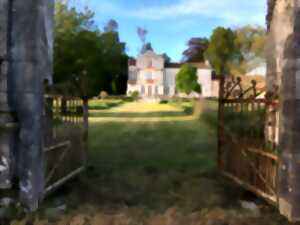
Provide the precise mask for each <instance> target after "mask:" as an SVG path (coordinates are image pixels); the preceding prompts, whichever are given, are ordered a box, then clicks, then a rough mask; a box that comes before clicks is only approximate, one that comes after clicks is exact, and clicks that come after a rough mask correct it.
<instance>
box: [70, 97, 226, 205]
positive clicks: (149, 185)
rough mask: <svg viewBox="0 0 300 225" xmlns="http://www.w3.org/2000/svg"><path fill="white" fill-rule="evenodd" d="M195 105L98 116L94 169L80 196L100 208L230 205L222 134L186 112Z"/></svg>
mask: <svg viewBox="0 0 300 225" xmlns="http://www.w3.org/2000/svg"><path fill="white" fill-rule="evenodd" d="M206 105H207V104H206ZM192 106H193V103H191V102H171V103H169V104H158V103H157V104H156V103H142V102H133V103H126V104H122V105H120V106H119V107H114V108H112V109H109V110H97V111H92V112H91V117H90V132H89V133H90V136H89V140H90V143H89V169H88V171H87V177H85V178H83V179H82V182H81V185H82V186H80V188H79V189H77V191H78V192H80V191H81V190H82V189H84V190H88V193H89V194H88V195H87V199H86V200H87V201H91V202H92V204H100V205H103V204H104V205H107V204H108V205H109V204H112V205H115V204H116V205H129V206H140V205H142V206H143V207H147V208H151V209H165V208H168V207H171V206H173V205H178V206H180V207H182V208H183V209H187V210H195V209H199V208H207V207H212V206H216V205H218V206H220V205H228V204H227V203H228V202H229V201H230V200H229V198H230V196H231V195H230V191H226V192H227V195H226V194H225V193H224V188H223V187H224V186H223V187H222V186H221V185H220V182H221V183H222V185H225V187H226V185H227V184H224V183H223V180H222V179H217V177H218V175H217V174H218V173H217V170H216V141H217V140H216V137H217V135H216V129H215V128H213V127H211V126H209V125H208V124H207V123H206V122H205V120H204V119H202V117H200V119H199V116H198V115H196V114H192V112H191V111H193V110H186V109H187V108H193V107H192ZM221 180H222V181H221ZM228 193H229V194H228ZM75 195H76V194H75ZM81 197H82V196H81ZM227 197H228V198H227Z"/></svg>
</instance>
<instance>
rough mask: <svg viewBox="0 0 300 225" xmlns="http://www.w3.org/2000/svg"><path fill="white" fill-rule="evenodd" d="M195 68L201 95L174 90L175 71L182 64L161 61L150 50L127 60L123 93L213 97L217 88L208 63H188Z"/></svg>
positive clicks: (143, 95)
mask: <svg viewBox="0 0 300 225" xmlns="http://www.w3.org/2000/svg"><path fill="white" fill-rule="evenodd" d="M190 64H192V65H193V66H194V67H196V68H197V76H198V82H199V84H200V85H201V87H202V94H201V95H200V94H198V93H191V94H190V95H188V96H187V95H186V94H183V93H178V92H177V91H176V82H175V80H176V74H177V73H178V72H179V70H180V67H181V66H182V65H183V64H179V63H165V60H164V58H163V57H162V56H161V55H157V54H155V53H154V52H153V51H147V52H146V53H144V54H142V55H140V56H138V57H137V59H136V60H132V59H131V60H129V79H128V87H127V94H128V95H130V94H131V93H133V92H135V91H136V92H138V93H139V95H140V96H141V97H144V98H171V97H176V96H179V97H200V96H203V97H217V96H218V92H219V91H218V90H219V83H218V80H217V79H216V78H215V76H214V75H213V72H212V69H211V68H210V66H209V65H208V63H190Z"/></svg>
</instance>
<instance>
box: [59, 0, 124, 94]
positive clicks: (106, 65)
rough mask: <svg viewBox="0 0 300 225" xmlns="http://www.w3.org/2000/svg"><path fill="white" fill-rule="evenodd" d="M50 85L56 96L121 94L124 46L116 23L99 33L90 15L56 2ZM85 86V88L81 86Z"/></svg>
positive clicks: (109, 23)
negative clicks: (102, 92)
mask: <svg viewBox="0 0 300 225" xmlns="http://www.w3.org/2000/svg"><path fill="white" fill-rule="evenodd" d="M55 16H56V24H55V40H54V83H55V89H56V90H57V92H60V93H65V94H77V95H81V96H89V97H92V96H96V95H97V94H98V93H99V92H100V91H101V90H104V91H107V92H108V93H113V94H124V93H125V92H126V86H127V77H128V72H127V71H128V69H127V58H128V57H127V55H126V53H125V49H126V45H125V43H122V42H121V41H120V39H119V34H118V32H117V26H116V24H117V23H116V21H114V22H113V20H110V21H109V22H108V24H107V25H106V26H105V27H104V30H106V31H107V32H103V33H102V32H100V30H99V29H98V27H97V26H96V25H95V24H94V21H93V18H94V13H93V12H92V11H90V10H88V9H87V8H86V9H85V10H84V11H82V12H78V11H76V9H74V8H70V7H69V6H68V5H66V4H64V3H62V2H61V1H58V2H57V3H56V8H55ZM83 84H85V85H83Z"/></svg>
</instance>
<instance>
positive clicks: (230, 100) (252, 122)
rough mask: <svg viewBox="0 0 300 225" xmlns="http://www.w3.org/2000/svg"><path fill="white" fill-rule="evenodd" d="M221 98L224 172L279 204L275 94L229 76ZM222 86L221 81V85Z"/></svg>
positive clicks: (221, 143)
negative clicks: (244, 83)
mask: <svg viewBox="0 0 300 225" xmlns="http://www.w3.org/2000/svg"><path fill="white" fill-rule="evenodd" d="M224 83H225V84H224V86H223V87H221V88H223V91H221V92H223V93H224V94H222V96H221V97H220V99H219V107H220V108H219V113H220V114H219V130H218V132H219V134H218V135H219V146H218V156H219V168H220V170H221V172H222V173H223V174H224V175H225V176H227V177H229V178H230V179H232V180H233V181H235V182H236V183H238V184H239V185H241V186H243V187H244V188H246V189H248V190H249V191H252V192H253V193H255V194H257V195H259V196H260V197H263V198H264V199H266V200H267V201H269V202H271V203H272V204H277V168H278V156H277V154H278V152H277V151H278V149H277V144H278V138H277V135H278V113H277V105H278V104H277V101H276V100H275V96H274V95H270V94H267V95H265V94H264V93H265V90H264V89H261V90H258V88H257V84H256V82H255V81H252V83H251V85H249V87H245V86H243V85H242V80H241V79H240V78H237V79H235V78H230V79H226V80H225V82H224ZM221 86H222V85H221Z"/></svg>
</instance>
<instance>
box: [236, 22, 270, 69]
mask: <svg viewBox="0 0 300 225" xmlns="http://www.w3.org/2000/svg"><path fill="white" fill-rule="evenodd" d="M235 34H236V43H237V46H238V48H239V49H240V53H241V55H242V60H241V62H240V64H239V65H238V67H236V68H235V69H236V72H237V73H240V74H245V73H247V72H250V71H251V70H253V69H255V68H257V67H259V66H261V65H262V64H264V63H265V55H264V46H265V40H266V30H265V29H264V28H263V27H259V26H250V25H248V26H244V27H241V28H238V29H236V30H235ZM233 69H234V68H233Z"/></svg>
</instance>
